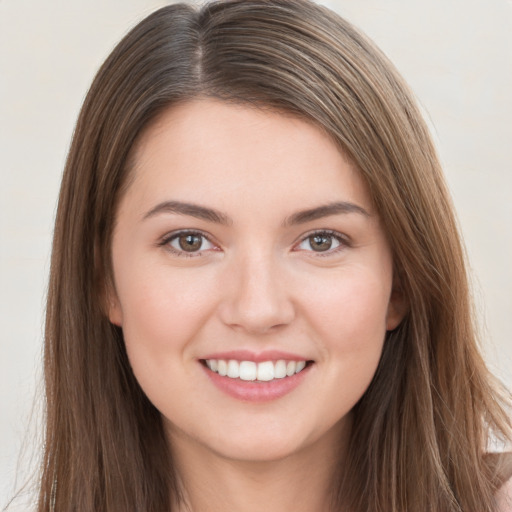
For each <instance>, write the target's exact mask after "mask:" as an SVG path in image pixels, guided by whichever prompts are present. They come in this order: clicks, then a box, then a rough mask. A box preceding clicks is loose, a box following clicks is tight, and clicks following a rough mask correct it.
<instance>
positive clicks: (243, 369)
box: [240, 361, 258, 380]
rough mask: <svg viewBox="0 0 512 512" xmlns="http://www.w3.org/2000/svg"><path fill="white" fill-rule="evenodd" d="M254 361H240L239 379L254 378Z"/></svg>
mask: <svg viewBox="0 0 512 512" xmlns="http://www.w3.org/2000/svg"><path fill="white" fill-rule="evenodd" d="M257 371H258V370H257V368H256V363H254V362H253V361H241V362H240V379H241V380H256V372H257Z"/></svg>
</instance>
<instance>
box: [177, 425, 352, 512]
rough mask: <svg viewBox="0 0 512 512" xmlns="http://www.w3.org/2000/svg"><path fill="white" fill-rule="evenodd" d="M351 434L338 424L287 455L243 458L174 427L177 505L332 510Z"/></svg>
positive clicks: (209, 510)
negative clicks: (180, 497)
mask: <svg viewBox="0 0 512 512" xmlns="http://www.w3.org/2000/svg"><path fill="white" fill-rule="evenodd" d="M345 428H346V427H345ZM340 434H341V435H340ZM346 437H347V436H345V435H343V434H342V433H341V432H340V429H339V428H337V429H333V431H332V432H330V433H328V434H327V435H325V436H323V437H322V438H321V439H320V440H317V441H315V442H313V443H312V444H311V445H309V446H307V447H305V448H303V449H301V450H300V451H298V452H296V453H293V454H291V455H289V456H286V457H284V458H282V459H279V460H268V461H267V460H265V461H243V460H242V461H241V460H233V459H227V458H224V457H222V456H221V455H219V454H216V453H212V452H211V451H210V450H209V449H208V448H206V447H204V446H202V445H199V444H197V443H195V442H193V441H191V440H190V439H186V438H184V437H183V436H182V435H180V434H179V433H173V435H172V436H171V445H172V451H173V456H174V457H173V459H174V463H175V465H176V469H177V472H178V474H179V476H180V480H181V486H182V493H183V497H184V502H183V503H180V504H176V506H175V508H173V510H178V511H179V512H221V511H222V512H225V511H226V510H243V511H244V512H257V511H258V512H259V511H261V510H268V511H271V512H273V511H279V512H292V511H293V512H326V511H329V510H331V489H332V484H333V480H334V478H335V477H336V475H337V471H338V468H339V467H340V460H341V458H342V457H343V455H344V453H345V445H344V443H342V442H340V440H341V439H343V438H346Z"/></svg>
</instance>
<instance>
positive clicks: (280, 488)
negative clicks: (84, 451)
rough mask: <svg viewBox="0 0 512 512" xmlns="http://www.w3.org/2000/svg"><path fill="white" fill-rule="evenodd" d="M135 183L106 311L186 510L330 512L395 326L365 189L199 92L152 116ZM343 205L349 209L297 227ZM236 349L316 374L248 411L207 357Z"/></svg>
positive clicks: (299, 143) (309, 148) (293, 122)
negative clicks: (164, 441)
mask: <svg viewBox="0 0 512 512" xmlns="http://www.w3.org/2000/svg"><path fill="white" fill-rule="evenodd" d="M133 173H134V176H133V180H132V182H131V184H130V186H129V188H128V190H127V192H126V193H125V195H124V197H123V198H122V200H121V203H120V206H119V210H118V214H117V219H116V226H115V229H114V236H113V243H112V251H113V252H112V257H113V268H114V283H115V289H114V290H112V291H111V296H110V309H109V317H110V320H111V321H112V322H113V323H115V324H116V325H119V326H121V327H122V329H123V333H124V337H125V343H126V349H127V352H128V357H129V359H130V362H131V365H132V368H133V371H134V373H135V376H136V378H137V379H138V381H139V383H140V385H141V387H142V389H143V390H144V392H145V393H146V394H147V396H148V397H149V399H150V400H151V401H152V403H153V404H154V405H155V406H156V407H157V409H158V410H159V411H160V412H161V414H162V416H163V420H164V424H165V426H166V430H167V433H168V438H169V442H170V444H171V447H172V451H173V455H174V458H175V463H176V466H177V468H178V473H179V475H180V478H181V482H182V486H183V490H184V494H185V497H186V501H187V503H188V506H189V507H190V509H192V510H194V511H196V512H198V511H206V510H208V511H210V512H211V511H217V510H219V511H220V510H223V511H225V510H244V511H248V512H250V511H253V510H254V511H255V510H261V509H262V506H263V505H264V508H265V510H279V511H288V510H290V511H291V510H294V511H295V512H296V511H301V510H304V511H306V510H307V511H309V512H311V511H315V510H318V511H325V510H326V509H327V502H328V489H329V483H330V479H331V477H332V476H333V474H334V471H335V469H334V467H335V462H336V461H339V459H340V457H341V458H342V457H343V453H344V450H345V448H346V440H347V437H348V435H349V432H350V421H351V415H350V411H351V409H352V408H353V406H354V405H355V404H356V402H357V401H358V400H359V399H360V398H361V396H362V395H363V393H364V391H365V390H366V389H367V387H368V385H369V384H370V381H371V380H372V377H373V375H374V373H375V370H376V367H377V364H378V361H379V358H380V355H381V351H382V345H383V341H384V336H385V333H386V330H390V329H394V328H395V327H396V326H397V325H398V324H399V323H400V321H401V319H402V317H403V301H402V298H401V295H400V291H399V287H398V286H397V285H396V283H395V282H394V279H393V272H392V268H393V262H392V257H391V250H390V247H389V245H388V242H387V240H386V237H385V234H384V231H383V229H382V227H381V225H380V223H379V218H378V216H377V214H376V212H375V211H374V209H373V206H372V203H371V201H370V198H369V195H368V191H367V190H366V187H365V184H364V183H363V181H362V179H361V178H360V176H359V174H358V172H357V170H356V169H355V168H354V166H353V165H352V164H351V163H350V162H349V160H348V159H347V158H346V157H345V156H344V155H343V154H342V153H341V152H340V150H339V148H338V147H337V146H336V145H335V144H334V143H333V142H332V141H331V139H330V138H329V137H327V136H326V135H325V134H324V133H323V132H322V131H321V130H320V129H318V128H317V127H315V126H314V125H312V124H310V123H308V122H306V121H303V120H299V119H296V118H293V117H290V116H285V115H282V114H278V113H275V112H269V111H266V110H265V111H264V110H260V109H256V108H252V107H247V106H236V105H232V104H227V103H223V102H220V101H216V100H209V99H198V100H195V101H192V102H188V103H185V104H180V105H178V106H174V107H172V108H170V109H169V110H168V111H166V112H165V113H164V114H163V115H162V116H161V117H160V118H159V119H158V121H157V122H155V123H153V125H151V126H150V127H149V128H148V129H147V130H146V131H145V133H144V134H143V135H142V137H141V139H140V140H139V143H138V145H137V147H136V148H135V166H134V169H133ZM168 201H179V202H182V203H183V202H185V203H190V204H193V205H199V206H201V207H204V208H208V209H214V210H215V211H217V212H218V213H219V215H220V216H221V219H212V218H210V219H206V218H198V217H197V216H195V214H194V215H193V214H190V212H188V213H187V212H181V213H177V212H176V211H170V209H169V208H163V207H162V206H161V205H162V203H164V202H168ZM340 201H344V202H346V203H350V204H351V205H355V206H356V207H355V208H352V210H354V211H349V212H346V211H345V212H343V211H342V212H337V213H333V212H330V214H325V212H324V214H321V213H318V215H317V217H318V218H315V219H312V218H309V220H308V219H304V218H303V219H302V221H300V222H299V220H300V219H298V218H297V212H301V211H304V210H310V209H315V208H319V207H322V206H325V205H328V204H332V203H335V202H340ZM159 205H160V207H159ZM358 209H360V210H358ZM327 213H329V212H327ZM294 216H295V217H294ZM217 220H223V221H224V222H217ZM180 230H193V231H195V232H198V233H201V234H204V235H205V237H206V238H199V239H198V240H199V245H200V250H198V251H195V252H184V251H183V249H181V248H180V247H181V246H180V244H179V241H180V239H179V238H178V236H177V232H179V231H180ZM326 230H328V231H329V233H327V234H325V231H326ZM317 232H324V234H323V235H322V236H324V237H325V238H324V239H323V240H324V242H325V244H324V245H323V246H322V250H318V245H314V243H313V242H314V239H312V237H311V236H312V233H317ZM173 237H174V238H173ZM329 244H330V248H328V249H327V250H323V249H325V246H326V245H327V246H329ZM236 349H246V350H249V351H251V352H253V353H255V354H259V353H261V352H262V351H265V350H281V351H286V352H291V353H293V354H298V355H300V356H302V357H304V358H306V359H308V360H312V361H313V364H312V365H311V367H310V368H309V369H308V372H307V374H305V377H304V378H303V380H302V381H301V383H300V384H299V385H298V387H296V388H295V389H294V390H293V391H291V392H290V393H288V394H287V395H285V396H283V397H281V398H279V399H277V400H271V401H265V402H259V403H253V402H247V401H242V400H239V399H236V398H233V397H231V396H228V395H227V394H226V393H224V392H223V391H221V390H219V389H218V388H217V387H216V386H214V385H213V384H212V382H211V381H210V379H209V377H208V375H207V372H208V370H206V369H205V367H204V366H203V365H202V364H201V362H200V359H201V358H204V357H205V356H206V355H208V354H212V353H214V352H220V351H229V350H236ZM184 510H185V508H184Z"/></svg>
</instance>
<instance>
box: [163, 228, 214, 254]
mask: <svg viewBox="0 0 512 512" xmlns="http://www.w3.org/2000/svg"><path fill="white" fill-rule="evenodd" d="M164 244H165V245H167V246H168V247H169V248H170V249H171V250H172V251H173V252H174V253H176V254H178V255H179V254H180V253H181V254H184V253H186V254H188V255H190V256H193V255H196V254H195V253H197V256H200V255H201V253H202V251H207V250H210V249H213V248H214V245H213V244H212V243H211V242H210V241H209V240H208V238H206V236H205V235H202V234H201V233H192V232H187V231H185V232H182V233H176V234H175V235H173V236H171V237H170V238H168V239H167V240H166V241H164Z"/></svg>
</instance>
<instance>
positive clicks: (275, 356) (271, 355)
mask: <svg viewBox="0 0 512 512" xmlns="http://www.w3.org/2000/svg"><path fill="white" fill-rule="evenodd" d="M201 359H202V360H205V359H225V360H229V359H233V360H235V361H254V362H255V363H261V362H263V361H279V360H280V359H282V360H285V361H308V360H309V359H308V358H306V357H303V356H299V355H298V354H293V353H291V352H283V351H282V350H265V351H263V352H252V351H250V350H230V351H228V352H215V353H212V354H208V355H207V356H205V357H202V358H201Z"/></svg>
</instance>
